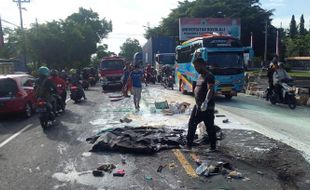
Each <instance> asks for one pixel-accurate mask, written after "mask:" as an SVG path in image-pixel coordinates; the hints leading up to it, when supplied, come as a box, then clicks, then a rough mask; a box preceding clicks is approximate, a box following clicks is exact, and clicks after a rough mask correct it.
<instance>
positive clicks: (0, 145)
mask: <svg viewBox="0 0 310 190" xmlns="http://www.w3.org/2000/svg"><path fill="white" fill-rule="evenodd" d="M30 127H32V124H29V125H26V126H25V127H24V128H22V129H21V130H19V131H18V132H17V133H15V134H14V135H12V136H10V137H9V138H8V139H6V140H5V141H3V142H2V143H1V144H0V148H2V147H4V146H5V145H6V144H8V143H9V142H10V141H12V140H13V139H15V138H16V137H17V136H18V135H20V134H22V133H23V132H24V131H26V130H27V129H29V128H30Z"/></svg>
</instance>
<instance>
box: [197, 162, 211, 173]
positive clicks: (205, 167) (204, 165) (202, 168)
mask: <svg viewBox="0 0 310 190" xmlns="http://www.w3.org/2000/svg"><path fill="white" fill-rule="evenodd" d="M207 170H208V164H207V163H202V164H201V165H200V166H199V167H198V168H197V169H196V173H197V175H204V174H205V172H206V171H207Z"/></svg>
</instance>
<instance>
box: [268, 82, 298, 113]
mask: <svg viewBox="0 0 310 190" xmlns="http://www.w3.org/2000/svg"><path fill="white" fill-rule="evenodd" d="M279 85H280V87H281V90H280V91H281V93H278V92H276V91H275V90H272V92H271V90H269V92H267V97H266V99H269V100H270V102H271V104H276V103H282V104H287V105H288V107H289V108H290V109H295V108H296V98H295V88H294V86H293V80H292V79H284V80H282V81H281V82H280V83H279Z"/></svg>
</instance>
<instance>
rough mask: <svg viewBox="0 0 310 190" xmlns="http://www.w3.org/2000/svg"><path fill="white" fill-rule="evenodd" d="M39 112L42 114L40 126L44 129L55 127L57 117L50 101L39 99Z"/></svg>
mask: <svg viewBox="0 0 310 190" xmlns="http://www.w3.org/2000/svg"><path fill="white" fill-rule="evenodd" d="M37 112H38V113H39V114H40V115H39V119H40V124H41V126H42V128H43V130H44V129H46V128H47V127H49V126H51V125H53V122H54V121H55V118H56V115H55V113H54V112H53V106H52V104H50V103H49V102H48V101H46V100H45V99H42V98H38V100H37Z"/></svg>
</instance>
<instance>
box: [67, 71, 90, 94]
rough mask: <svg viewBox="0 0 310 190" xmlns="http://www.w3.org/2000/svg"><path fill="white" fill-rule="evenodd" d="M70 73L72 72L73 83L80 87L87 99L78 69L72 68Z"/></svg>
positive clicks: (71, 79)
mask: <svg viewBox="0 0 310 190" xmlns="http://www.w3.org/2000/svg"><path fill="white" fill-rule="evenodd" d="M70 74H71V77H70V82H71V84H73V85H76V86H77V87H78V90H79V91H80V92H81V93H82V97H83V98H84V100H87V98H86V96H85V92H84V90H83V87H82V85H81V83H80V80H81V77H80V74H78V73H77V70H75V69H71V70H70Z"/></svg>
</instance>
